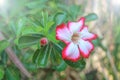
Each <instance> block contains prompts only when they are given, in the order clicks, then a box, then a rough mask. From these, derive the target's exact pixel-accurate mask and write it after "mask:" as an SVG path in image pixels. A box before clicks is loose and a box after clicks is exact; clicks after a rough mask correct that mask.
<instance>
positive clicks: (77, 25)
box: [68, 17, 85, 33]
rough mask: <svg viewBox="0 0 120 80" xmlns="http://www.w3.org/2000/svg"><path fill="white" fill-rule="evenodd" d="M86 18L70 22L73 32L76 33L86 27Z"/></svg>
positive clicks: (70, 28)
mask: <svg viewBox="0 0 120 80" xmlns="http://www.w3.org/2000/svg"><path fill="white" fill-rule="evenodd" d="M84 22H85V18H84V17H82V18H80V20H79V21H78V22H68V28H69V30H70V31H71V32H72V33H76V32H78V31H80V30H82V28H83V27H84Z"/></svg>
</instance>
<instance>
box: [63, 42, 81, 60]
mask: <svg viewBox="0 0 120 80" xmlns="http://www.w3.org/2000/svg"><path fill="white" fill-rule="evenodd" d="M69 44H70V43H69ZM69 44H68V45H69ZM68 45H66V46H65V47H64V48H63V50H62V58H63V59H64V60H70V61H72V62H77V61H78V60H79V59H80V54H79V56H78V57H77V58H75V59H72V58H69V57H67V56H66V49H67V47H68Z"/></svg>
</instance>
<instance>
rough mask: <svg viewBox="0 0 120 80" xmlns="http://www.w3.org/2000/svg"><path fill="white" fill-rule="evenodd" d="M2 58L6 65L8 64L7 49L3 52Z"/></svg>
mask: <svg viewBox="0 0 120 80" xmlns="http://www.w3.org/2000/svg"><path fill="white" fill-rule="evenodd" d="M1 60H2V62H3V64H4V65H6V64H7V60H8V56H7V54H6V52H5V51H3V52H2V54H1Z"/></svg>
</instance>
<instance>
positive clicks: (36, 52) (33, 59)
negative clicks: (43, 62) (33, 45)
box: [32, 49, 40, 63]
mask: <svg viewBox="0 0 120 80" xmlns="http://www.w3.org/2000/svg"><path fill="white" fill-rule="evenodd" d="M39 53H40V49H37V50H36V51H35V53H34V55H33V57H32V61H33V62H34V63H36V60H37V57H38V55H39Z"/></svg>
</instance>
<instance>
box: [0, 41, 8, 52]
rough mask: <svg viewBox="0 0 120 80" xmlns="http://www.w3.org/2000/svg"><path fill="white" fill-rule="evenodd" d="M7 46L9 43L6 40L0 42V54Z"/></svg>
mask: <svg viewBox="0 0 120 80" xmlns="http://www.w3.org/2000/svg"><path fill="white" fill-rule="evenodd" d="M8 46H9V42H8V41H7V40H2V41H0V53H1V52H2V51H3V50H4V49H6V48H7V47H8Z"/></svg>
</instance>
